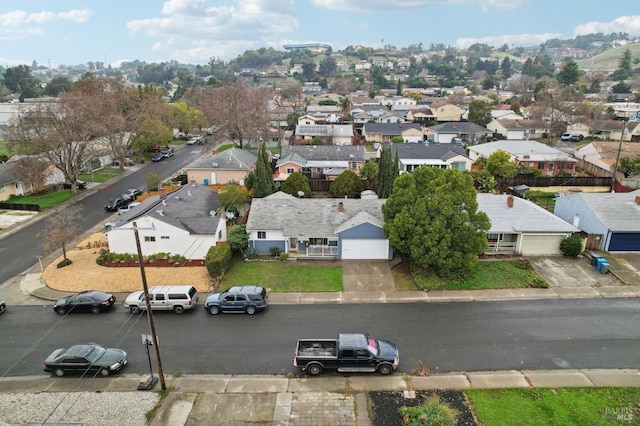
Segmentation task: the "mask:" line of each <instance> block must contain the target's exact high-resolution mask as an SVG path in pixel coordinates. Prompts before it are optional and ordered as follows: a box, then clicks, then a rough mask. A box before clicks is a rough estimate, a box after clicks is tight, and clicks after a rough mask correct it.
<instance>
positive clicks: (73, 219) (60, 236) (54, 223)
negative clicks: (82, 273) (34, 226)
mask: <svg viewBox="0 0 640 426" xmlns="http://www.w3.org/2000/svg"><path fill="white" fill-rule="evenodd" d="M81 209H82V206H79V205H73V206H70V207H65V208H64V209H60V211H58V212H56V214H54V215H51V216H50V217H49V218H48V219H47V222H46V225H45V228H44V231H43V233H42V235H40V234H38V235H37V236H38V237H42V249H43V252H44V254H45V256H46V255H48V254H51V253H52V252H53V251H54V250H56V249H57V248H59V247H62V258H63V259H64V261H67V244H69V243H71V242H73V241H74V240H75V238H76V237H77V236H78V235H79V233H80V227H79V225H78V224H79V222H80V213H81Z"/></svg>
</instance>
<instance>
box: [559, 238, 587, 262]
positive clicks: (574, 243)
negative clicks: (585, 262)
mask: <svg viewBox="0 0 640 426" xmlns="http://www.w3.org/2000/svg"><path fill="white" fill-rule="evenodd" d="M560 252H561V253H562V254H563V255H564V256H569V257H578V255H579V254H580V253H582V238H580V236H578V235H572V236H570V237H566V238H563V239H562V241H560Z"/></svg>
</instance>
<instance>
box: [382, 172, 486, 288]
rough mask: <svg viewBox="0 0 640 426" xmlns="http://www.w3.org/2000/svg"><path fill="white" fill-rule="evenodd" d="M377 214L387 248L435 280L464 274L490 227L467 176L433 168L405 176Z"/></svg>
mask: <svg viewBox="0 0 640 426" xmlns="http://www.w3.org/2000/svg"><path fill="white" fill-rule="evenodd" d="M382 213H383V214H384V219H385V224H384V232H385V234H386V236H387V238H389V243H390V245H391V247H393V249H394V250H397V251H399V252H400V253H402V254H404V255H406V256H407V257H408V258H409V260H410V262H411V264H412V265H413V266H417V267H419V268H421V269H423V270H425V271H431V272H433V273H435V274H436V275H438V276H440V277H454V276H464V275H466V274H468V273H469V272H471V271H472V270H473V268H474V267H475V265H476V264H477V262H478V255H479V254H481V253H483V252H484V251H485V250H486V248H487V236H486V231H487V230H488V229H489V228H490V222H489V218H488V217H487V215H486V214H485V213H483V212H478V202H477V200H476V190H475V188H474V186H473V179H472V177H471V174H469V173H464V172H460V171H458V170H452V169H449V170H445V169H437V168H433V167H419V168H417V169H416V170H414V171H413V172H412V173H405V174H403V175H401V176H400V177H398V179H396V181H395V183H394V185H393V193H392V194H391V196H390V197H389V199H388V200H387V201H386V202H385V203H384V204H383V205H382Z"/></svg>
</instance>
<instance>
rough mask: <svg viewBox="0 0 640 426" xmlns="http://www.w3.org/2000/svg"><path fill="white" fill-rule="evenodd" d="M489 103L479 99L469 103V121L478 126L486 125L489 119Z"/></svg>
mask: <svg viewBox="0 0 640 426" xmlns="http://www.w3.org/2000/svg"><path fill="white" fill-rule="evenodd" d="M491 108H492V106H491V104H490V103H487V102H485V101H483V100H481V99H474V100H472V101H471V102H470V103H469V121H470V122H472V123H475V124H477V125H478V126H482V127H484V126H486V125H487V124H489V122H490V121H491Z"/></svg>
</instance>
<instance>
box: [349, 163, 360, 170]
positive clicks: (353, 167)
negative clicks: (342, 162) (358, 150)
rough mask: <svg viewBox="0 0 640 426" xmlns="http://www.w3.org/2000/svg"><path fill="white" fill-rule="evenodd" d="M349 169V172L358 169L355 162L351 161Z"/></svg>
mask: <svg viewBox="0 0 640 426" xmlns="http://www.w3.org/2000/svg"><path fill="white" fill-rule="evenodd" d="M349 167H351V170H355V169H357V168H358V163H356V162H355V161H352V162H350V163H349Z"/></svg>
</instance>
